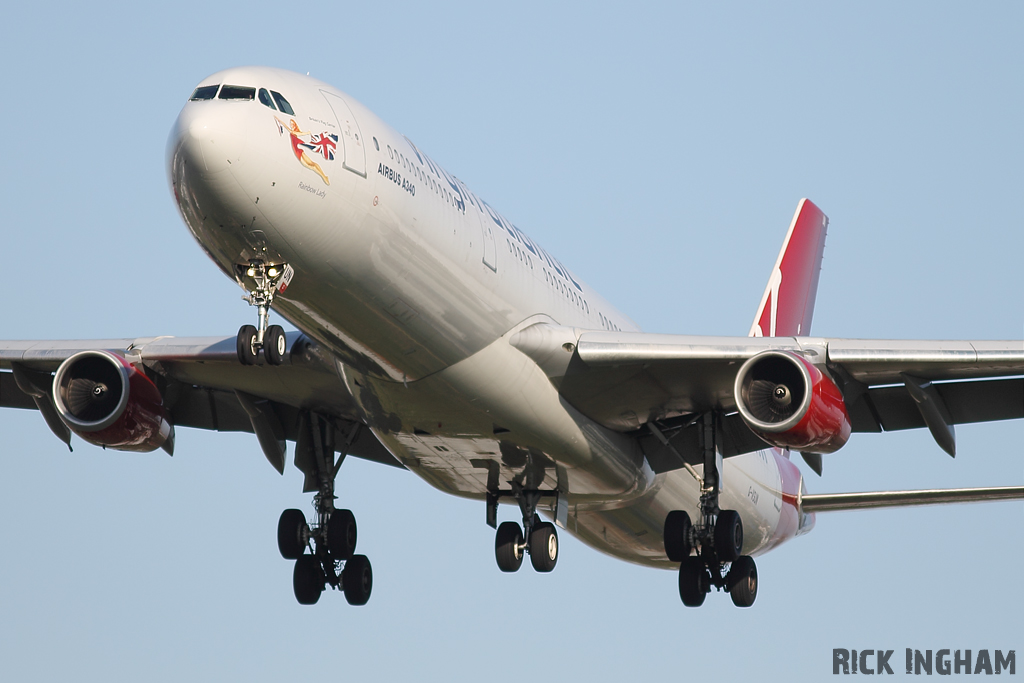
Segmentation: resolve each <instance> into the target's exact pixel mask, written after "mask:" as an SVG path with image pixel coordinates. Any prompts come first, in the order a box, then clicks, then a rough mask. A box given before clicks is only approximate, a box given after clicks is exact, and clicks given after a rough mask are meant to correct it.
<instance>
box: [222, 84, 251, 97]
mask: <svg viewBox="0 0 1024 683" xmlns="http://www.w3.org/2000/svg"><path fill="white" fill-rule="evenodd" d="M220 99H222V100H254V99H256V88H247V87H245V86H243V85H225V86H224V87H223V88H221V89H220Z"/></svg>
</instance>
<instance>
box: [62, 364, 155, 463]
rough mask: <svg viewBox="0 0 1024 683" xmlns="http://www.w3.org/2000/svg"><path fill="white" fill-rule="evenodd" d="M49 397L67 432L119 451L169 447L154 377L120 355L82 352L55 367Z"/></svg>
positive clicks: (143, 450) (144, 450) (145, 450)
mask: <svg viewBox="0 0 1024 683" xmlns="http://www.w3.org/2000/svg"><path fill="white" fill-rule="evenodd" d="M53 401H54V403H55V404H56V406H57V412H58V413H59V414H60V417H61V419H62V420H63V421H64V423H65V424H66V425H67V426H68V428H70V429H71V431H72V432H74V433H75V434H77V435H78V436H80V437H82V438H83V439H85V440H86V441H88V442H89V443H92V444H95V445H97V446H103V447H105V448H113V449H115V450H119V451H142V452H148V451H152V450H156V449H157V448H163V449H164V450H166V451H167V452H168V453H171V452H172V451H173V450H174V427H173V425H171V422H170V420H169V419H168V416H167V410H166V409H165V408H164V402H163V397H162V396H161V395H160V391H159V389H157V388H156V385H155V384H153V381H152V380H151V379H149V377H147V376H146V375H145V373H143V372H141V371H140V370H138V369H136V368H135V366H133V365H132V364H131V363H129V362H128V361H126V360H125V359H124V358H121V357H120V356H117V355H115V354H113V353H109V352H107V351H82V352H80V353H76V354H75V355H73V356H71V357H70V358H68V359H67V360H66V361H64V362H63V363H61V365H60V367H59V368H57V374H56V376H55V377H54V380H53Z"/></svg>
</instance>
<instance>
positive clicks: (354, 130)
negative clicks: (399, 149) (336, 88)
mask: <svg viewBox="0 0 1024 683" xmlns="http://www.w3.org/2000/svg"><path fill="white" fill-rule="evenodd" d="M320 92H322V93H323V94H324V99H326V100H327V104H329V105H330V106H331V110H332V111H334V117H335V118H336V119H338V127H339V128H340V129H341V140H342V146H343V147H344V149H345V159H344V160H343V161H342V166H344V167H345V168H347V169H348V170H350V171H352V172H353V173H355V174H356V175H361V176H363V177H364V178H365V177H366V149H365V147H364V146H363V134H362V133H361V132H360V130H359V124H358V123H356V117H355V116H353V115H352V109H351V108H350V107H349V106H348V102H346V101H345V100H343V99H342V98H341V97H340V96H338V95H335V94H334V93H332V92H327V91H326V90H321V91H320Z"/></svg>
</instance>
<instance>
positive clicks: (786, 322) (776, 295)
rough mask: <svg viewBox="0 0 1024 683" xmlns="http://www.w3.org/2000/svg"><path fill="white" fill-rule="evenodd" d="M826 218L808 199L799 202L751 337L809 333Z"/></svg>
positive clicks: (823, 245)
mask: <svg viewBox="0 0 1024 683" xmlns="http://www.w3.org/2000/svg"><path fill="white" fill-rule="evenodd" d="M827 229H828V216H826V215H825V214H823V213H822V212H821V209H819V208H818V207H817V206H815V205H814V202H812V201H811V200H809V199H801V200H800V203H799V204H798V205H797V207H796V214H794V215H793V222H792V223H791V224H790V226H789V232H787V233H786V240H785V241H784V242H783V243H782V251H780V252H779V259H778V261H776V262H775V267H774V268H773V269H772V274H771V277H769V278H768V286H767V287H766V288H765V290H764V295H763V296H762V297H761V305H760V307H758V309H757V315H756V316H755V317H754V324H753V325H752V326H751V328H750V334H749V336H751V337H793V336H807V335H809V334H810V333H811V317H812V316H813V315H814V298H815V295H816V294H817V292H818V275H819V274H820V273H821V257H822V254H823V253H824V252H825V232H826V231H827Z"/></svg>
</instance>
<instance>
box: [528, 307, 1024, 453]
mask: <svg viewBox="0 0 1024 683" xmlns="http://www.w3.org/2000/svg"><path fill="white" fill-rule="evenodd" d="M538 327H540V326H538ZM569 333H570V331H568V330H566V331H565V332H563V333H562V335H559V334H557V333H554V332H551V331H550V330H548V331H546V332H544V333H541V332H539V331H534V332H531V331H530V330H529V329H528V330H526V331H524V333H523V334H521V338H520V339H517V340H514V341H513V343H514V344H516V345H517V346H520V348H521V350H523V351H524V352H525V353H527V354H528V355H534V356H536V357H538V358H539V357H542V356H544V357H545V358H546V356H545V355H544V354H545V353H550V352H547V351H545V350H543V344H542V343H539V340H541V339H542V337H545V338H550V339H552V340H555V341H557V340H561V339H562V337H564V336H567V335H568V334H569ZM573 338H574V339H575V344H574V346H573V348H574V351H573V353H572V356H571V359H569V360H568V362H567V363H565V364H564V365H563V366H560V367H554V368H550V367H549V368H548V372H549V374H550V375H551V376H552V380H553V381H554V382H555V383H556V384H557V386H558V387H559V391H560V392H561V394H562V396H563V397H564V398H565V399H566V401H568V402H569V403H570V404H572V405H573V406H574V407H575V408H576V409H577V410H579V411H580V412H581V413H583V414H584V415H587V416H588V417H590V418H591V419H593V420H595V421H597V422H599V423H600V424H602V425H604V426H605V427H608V428H610V429H614V430H617V431H622V432H630V431H635V430H641V429H642V428H644V427H645V426H646V425H648V424H650V423H653V424H656V425H658V426H659V428H664V427H666V426H667V427H668V428H669V429H676V430H677V431H678V434H679V437H678V438H679V439H681V441H682V442H684V445H683V446H678V447H677V450H681V451H685V450H686V446H685V442H688V441H694V438H695V437H694V438H690V437H688V436H686V434H687V432H686V431H685V430H686V429H687V428H688V427H689V424H688V423H689V422H690V421H691V420H692V417H693V416H695V415H698V414H701V413H705V412H713V413H715V414H717V415H718V416H719V419H720V421H721V425H722V429H721V430H720V431H721V433H722V434H723V439H722V441H723V443H722V444H720V448H721V450H722V452H723V454H724V455H726V456H729V455H736V454H739V453H743V452H749V451H751V450H757V449H759V448H764V447H766V444H771V443H773V442H772V440H771V439H768V440H767V442H766V440H765V438H764V437H765V433H764V428H765V426H766V425H764V424H760V423H758V425H755V426H760V427H761V428H762V429H761V430H760V431H759V430H758V429H753V430H751V429H750V427H751V425H752V421H756V420H752V418H751V412H750V411H747V412H746V413H744V410H742V408H743V407H744V405H746V404H745V403H744V397H743V396H737V387H738V384H737V378H738V375H739V374H740V373H741V370H742V369H743V368H748V367H750V365H749V363H750V362H753V361H752V359H755V357H756V358H765V359H768V357H769V356H771V357H772V358H773V359H775V360H773V362H774V363H775V364H776V365H778V363H777V362H776V361H777V360H778V359H779V358H790V359H792V364H793V366H794V367H797V368H798V369H799V368H800V367H801V366H807V367H808V368H810V372H811V373H812V374H813V372H814V371H815V370H816V371H817V372H819V373H820V374H821V376H822V378H823V379H822V380H821V382H822V386H824V385H825V384H829V385H832V386H834V387H835V389H836V390H837V392H838V393H837V396H838V400H839V401H840V402H841V403H842V410H843V411H844V412H845V414H846V415H845V419H846V420H847V421H848V423H849V429H850V430H852V431H855V432H880V431H893V430H901V429H913V428H921V427H927V428H928V429H929V430H930V431H931V432H932V434H933V436H935V438H936V441H937V442H938V443H939V445H940V446H942V447H943V448H944V449H945V450H946V451H947V452H950V454H953V451H954V432H953V428H954V426H955V425H957V424H964V423H971V422H986V421H993V420H1009V419H1017V418H1024V342H1021V341H903V340H896V341H892V340H848V339H825V338H816V337H700V336H680V335H660V334H644V333H613V332H577V333H576V334H575V335H574V337H573ZM563 346H564V344H563ZM549 366H550V363H549ZM756 374H757V371H756V370H755V371H754V372H753V373H752V374H751V376H752V377H753V376H754V375H756ZM758 382H761V384H762V385H767V384H768V383H767V380H765V379H759V378H758V377H754V379H753V380H752V382H748V384H753V385H755V386H754V387H753V388H752V389H751V391H754V392H755V393H756V390H757V387H758V386H760V385H758ZM778 384H779V383H776V384H772V385H771V386H778ZM742 393H743V391H742V390H741V394H742ZM747 398H748V399H749V398H750V397H749V396H748V397H747ZM769 407H770V406H769ZM748 418H751V419H748ZM766 419H767V418H766ZM780 419H781V418H780ZM769 431H771V430H770V429H769ZM752 432H753V433H752ZM694 443H695V441H694ZM773 445H780V447H782V446H783V445H784V444H773ZM840 445H841V444H840ZM808 450H810V451H812V452H813V449H808ZM824 452H828V451H824ZM684 459H687V458H685V456H684Z"/></svg>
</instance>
